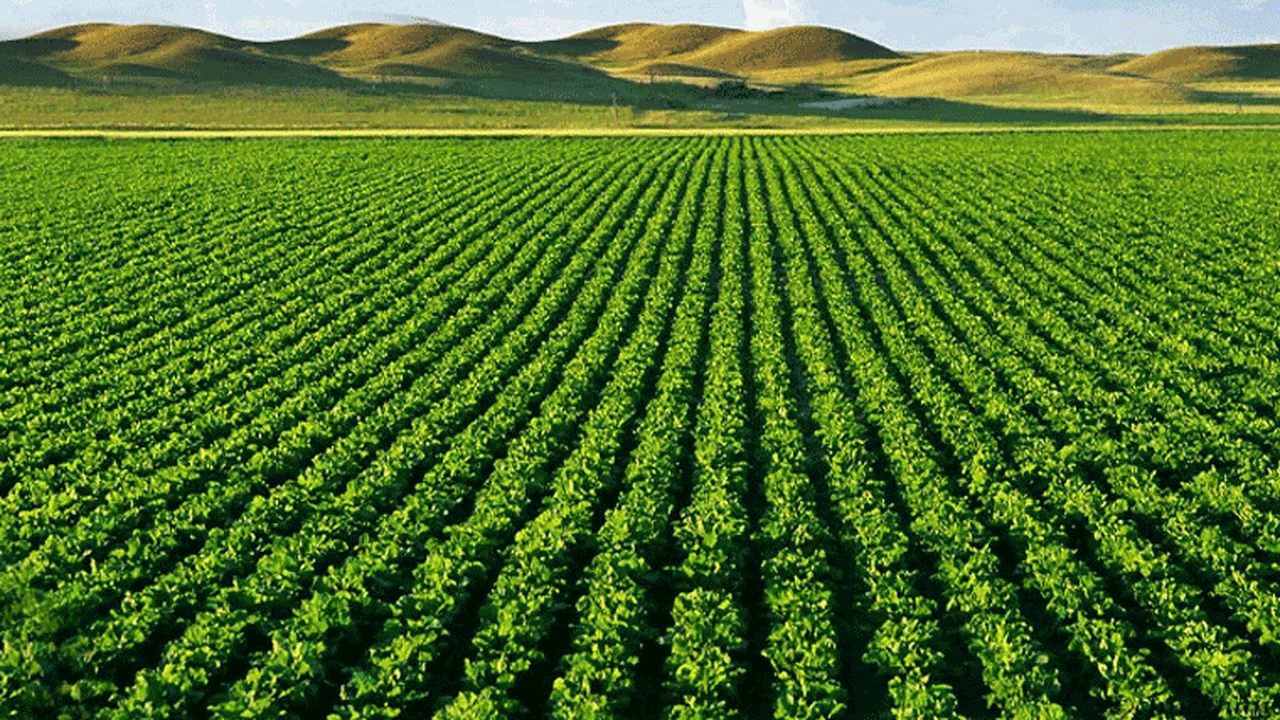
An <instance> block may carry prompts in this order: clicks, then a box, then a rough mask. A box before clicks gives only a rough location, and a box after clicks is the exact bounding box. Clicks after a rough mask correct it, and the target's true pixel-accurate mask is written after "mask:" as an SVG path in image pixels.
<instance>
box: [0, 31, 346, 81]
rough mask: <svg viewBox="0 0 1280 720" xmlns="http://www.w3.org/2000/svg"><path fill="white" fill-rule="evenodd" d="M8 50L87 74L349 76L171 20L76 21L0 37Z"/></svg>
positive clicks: (2, 50) (0, 50) (71, 73)
mask: <svg viewBox="0 0 1280 720" xmlns="http://www.w3.org/2000/svg"><path fill="white" fill-rule="evenodd" d="M5 56H8V57H10V58H14V57H18V58H25V59H27V60H28V61H31V62H39V63H40V64H42V65H44V66H45V67H47V68H49V69H50V70H52V71H55V72H58V73H61V74H62V75H63V76H66V77H78V78H82V79H84V78H94V79H99V78H119V79H125V78H128V79H135V80H143V79H152V80H170V81H190V82H217V83H223V84H267V85H288V86H298V85H340V84H342V83H343V82H344V80H343V78H342V77H341V76H340V75H338V74H337V73H336V72H334V71H333V70H331V69H328V68H325V67H322V66H319V65H316V64H312V63H306V62H296V61H293V60H290V59H286V58H280V57H275V56H273V55H271V54H270V53H267V52H264V51H263V50H262V49H261V48H259V47H258V44H257V43H252V42H246V41H242V40H236V39H234V38H230V37H226V36H223V35H217V34H214V33H209V32H205V31H203V30H194V29H191V28H183V27H173V26H167V25H109V24H89V25H73V26H70V27H64V28H58V29H56V30H50V31H48V32H43V33H39V34H37V35H33V36H31V37H29V38H23V39H19V40H10V41H7V42H4V43H0V58H2V57H5ZM0 82H4V80H2V79H0Z"/></svg>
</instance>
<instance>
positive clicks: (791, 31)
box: [0, 23, 1280, 124]
mask: <svg viewBox="0 0 1280 720" xmlns="http://www.w3.org/2000/svg"><path fill="white" fill-rule="evenodd" d="M730 80H731V81H734V82H735V83H738V84H739V87H742V85H741V84H742V83H747V84H749V86H750V87H749V88H747V89H745V90H744V91H742V92H737V91H734V92H719V91H712V90H711V86H714V85H716V84H717V83H721V82H723V81H730ZM1277 81H1280V45H1270V46H1242V47H1214V48H1209V47H1204V48H1178V49H1174V50H1168V51H1164V52H1158V53H1154V54H1151V55H1146V56H1138V55H1132V54H1130V55H1050V54H1042V53H1030V52H977V51H973V52H924V53H903V52H898V51H895V50H893V49H890V48H887V47H884V46H883V45H879V44H877V43H875V42H873V41H871V40H868V39H866V38H863V37H859V36H857V35H852V34H850V33H846V32H843V31H841V30H837V29H833V28H824V27H813V26H795V27H786V28H780V29H776V30H769V31H764V32H748V31H745V30H741V29H735V28H726V27H716V26H709V25H692V24H683V25H657V24H651V23H628V24H622V25H611V26H607V27H601V28H597V29H595V30H590V31H587V32H583V33H579V34H576V35H571V36H569V37H566V38H561V39H558V40H551V41H545V42H523V41H518V40H511V39H507V38H502V37H498V36H495V35H489V34H485V33H481V32H476V31H473V30H468V29H465V28H457V27H450V26H444V25H433V24H418V25H388V24H378V23H363V24H354V25H342V26H338V27H333V28H328V29H326V30H321V31H319V32H314V33H310V34H307V35H303V36H300V37H295V38H289V39H284V40H277V41H269V42H256V41H248V40H240V39H236V38H233V37H228V36H225V35H219V34H216V33H211V32H206V31H202V30H196V29H192V28H184V27H175V26H164V25H112V24H106V23H94V24H84V25H74V26H70V27H63V28H57V29H54V30H49V31H46V32H42V33H38V34H36V35H32V36H30V37H27V38H22V39H18V40H10V41H6V42H0V91H2V90H4V88H6V87H8V88H12V89H22V88H25V89H27V91H29V92H34V91H35V89H39V88H50V89H57V90H59V91H60V92H68V91H70V92H76V93H81V94H82V95H83V94H86V93H87V94H88V95H93V94H95V93H96V94H98V95H101V94H102V93H108V92H112V93H133V96H132V97H134V98H135V99H134V100H132V101H130V102H135V103H136V102H144V101H145V102H150V103H152V104H154V106H155V107H161V105H160V104H158V101H156V99H155V98H156V95H157V93H160V92H169V93H179V94H181V93H186V94H188V95H189V94H191V93H198V92H204V91H206V90H207V89H228V90H235V89H236V88H241V87H244V88H257V89H258V90H261V91H262V92H283V91H291V90H292V89H302V90H305V91H308V92H311V91H315V90H317V89H325V90H328V91H332V92H337V93H347V94H350V95H351V96H352V97H353V98H367V97H369V96H371V95H382V96H387V97H388V98H392V97H398V98H400V99H401V101H406V98H408V97H409V96H415V97H419V98H422V97H425V96H430V95H438V96H448V97H453V98H461V97H468V98H479V99H483V100H485V101H512V102H540V103H562V104H563V103H568V104H577V105H581V106H583V107H584V108H585V109H587V112H588V113H589V112H591V111H590V110H589V108H590V107H592V106H594V107H597V108H599V107H601V106H604V105H609V106H612V104H613V102H614V101H613V98H614V97H615V96H616V97H619V98H621V100H622V102H623V104H626V105H628V106H629V107H631V108H633V109H634V110H635V112H636V113H637V114H636V115H635V116H634V117H636V118H640V117H642V116H643V118H645V120H646V121H647V122H657V121H659V120H662V118H666V120H665V121H669V122H673V123H677V124H679V123H683V122H685V120H684V119H681V117H680V113H681V112H684V113H685V115H684V117H686V118H688V117H696V118H699V119H698V120H697V122H711V121H714V122H720V121H721V120H719V119H717V118H722V119H723V121H725V122H750V120H749V117H750V116H758V117H766V116H768V117H770V118H777V117H780V116H794V117H799V116H805V115H808V116H812V115H814V114H815V113H827V115H828V116H829V117H832V118H840V119H843V118H848V117H857V116H864V117H870V116H872V115H873V114H876V113H878V117H881V118H883V117H889V116H891V115H892V113H891V111H889V110H884V109H880V110H870V109H869V108H876V107H880V108H884V107H900V108H903V109H900V110H898V111H893V112H896V113H897V115H896V116H899V117H907V118H914V117H917V116H919V117H920V118H921V119H923V120H925V121H934V120H936V117H934V116H937V115H938V114H939V113H942V114H943V115H945V116H947V117H964V118H974V117H983V116H984V113H985V112H986V110H984V108H1001V109H1002V110H1001V112H1003V110H1007V109H1009V108H1019V109H1023V110H1031V111H1033V112H1032V113H1031V114H1027V113H1022V114H1021V115H1018V116H1017V120H1016V121H1017V122H1022V121H1023V118H1024V117H1025V118H1034V117H1037V115H1035V113H1036V112H1040V111H1043V110H1046V109H1052V110H1054V111H1060V110H1061V111H1067V112H1068V113H1069V114H1073V116H1074V114H1079V115H1080V116H1081V117H1088V118H1095V117H1098V114H1099V113H1108V114H1113V115H1117V116H1120V115H1125V114H1132V113H1135V112H1138V113H1151V114H1156V113H1158V114H1161V115H1164V114H1165V113H1167V112H1168V110H1167V108H1181V109H1183V110H1185V111H1186V112H1198V113H1209V114H1213V113H1219V114H1224V113H1233V114H1242V112H1243V109H1244V108H1245V107H1248V108H1249V109H1250V111H1251V112H1254V113H1263V114H1267V113H1273V114H1276V115H1277V117H1280V82H1277ZM68 89H69V90H68ZM258 90H253V91H252V92H257V91H258ZM850 94H853V95H874V96H882V97H885V98H888V99H889V100H886V101H883V102H879V103H875V102H858V103H850V102H847V99H848V96H849V95H850ZM228 97H234V95H232V96H228ZM253 97H254V100H253V101H252V102H251V103H250V104H249V105H246V106H245V107H243V108H241V107H232V108H229V109H228V111H227V113H226V115H227V116H228V117H235V118H236V122H237V123H248V124H252V123H253V122H256V120H255V119H254V118H255V117H256V116H255V115H254V103H256V104H257V106H261V107H259V109H258V110H257V113H258V115H261V116H264V117H265V115H266V114H267V113H268V111H267V110H266V109H263V108H266V107H267V105H266V101H265V100H264V99H263V96H260V95H254V96H253ZM141 98H150V100H141ZM895 98H897V99H902V98H915V99H918V98H930V99H932V102H929V103H918V102H914V101H911V102H908V101H895V100H893V99H895ZM19 100H21V102H22V103H26V102H27V100H25V99H21V98H19ZM833 100H834V102H832V101H833ZM0 102H4V99H3V98H0ZM217 102H222V101H217ZM232 102H238V101H232ZM299 102H302V103H303V105H299V106H298V108H299V109H298V110H297V113H293V111H292V110H291V111H290V112H291V115H290V116H291V117H297V116H302V115H305V113H304V112H303V111H302V110H301V109H300V108H302V107H304V106H305V103H306V102H311V101H309V100H303V101H299ZM388 102H390V100H389V101H388ZM726 102H728V104H727V105H726ZM287 103H293V100H288V101H287ZM326 103H327V104H325V105H324V107H327V108H336V107H342V108H344V109H342V110H336V109H334V110H325V111H324V112H323V113H322V112H321V111H320V110H319V109H317V111H316V114H317V122H326V123H338V124H342V123H348V122H355V120H353V119H352V118H356V117H365V116H366V115H368V114H369V113H374V114H384V115H385V114H386V113H387V112H389V110H388V108H390V107H391V106H390V105H387V104H385V103H383V104H379V103H370V102H368V101H365V100H357V99H352V100H350V101H349V102H348V101H347V100H340V101H335V102H334V103H328V101H326ZM214 104H215V106H216V102H215V103H214ZM18 106H19V105H15V103H13V102H10V103H9V104H8V105H7V106H6V111H7V112H8V113H9V114H10V115H11V117H12V116H13V112H14V110H15V108H16V107H18ZM288 106H289V107H291V108H293V107H294V105H288ZM384 106H385V107H384ZM908 106H910V107H908ZM26 107H31V108H39V107H42V105H41V102H40V101H38V100H31V101H30V104H29V105H26ZM77 107H79V108H80V110H78V112H79V113H80V115H79V116H78V117H84V116H92V114H93V110H92V107H94V104H93V103H92V102H86V103H79V105H77ZM317 107H319V106H317ZM353 107H354V108H355V109H351V108H353ZM405 107H408V105H405ZM485 107H488V106H485ZM369 108H375V109H372V110H371V109H369ZM842 109H843V110H842ZM664 111H671V112H667V114H666V115H663V114H662V113H663V112H664ZM686 111H687V112H686ZM33 112H35V111H33ZM157 112H159V111H157ZM270 112H272V113H276V114H279V112H280V111H279V109H276V110H271V111H270ZM398 112H399V111H397V113H398ZM455 112H460V113H462V112H465V113H471V112H473V109H471V108H470V107H469V108H467V109H466V110H465V111H464V110H458V111H455ZM557 112H568V113H569V114H571V115H576V113H577V112H578V111H576V110H572V111H569V110H564V109H562V110H557ZM599 113H604V114H606V115H607V116H608V120H607V122H609V123H616V122H618V119H617V118H618V117H619V116H618V115H617V113H616V111H613V110H609V111H607V113H606V112H605V111H603V110H601V111H598V112H597V114H599ZM697 113H702V114H701V115H698V114H697ZM164 114H165V115H166V116H172V115H173V107H172V106H169V107H168V109H166V110H165V111H164ZM512 114H513V116H515V117H519V116H521V115H522V114H531V115H538V114H539V113H538V112H529V113H527V111H526V110H512ZM322 115H323V117H321V116H322ZM926 116H928V117H926ZM1001 116H1002V117H1007V113H1005V114H1003V115H1001ZM395 117H396V118H401V117H403V115H402V114H396V115H395ZM411 117H412V119H413V121H414V122H415V123H416V122H418V120H417V116H416V115H411ZM1055 117H1056V116H1055ZM708 118H711V119H712V120H708ZM399 121H400V120H396V122H399ZM428 121H429V120H428ZM439 121H440V122H444V123H446V124H449V123H453V122H455V121H456V119H454V118H450V119H440V120H439ZM943 121H944V122H945V120H943ZM1028 121H1031V120H1028ZM76 122H79V120H78V119H77V120H76ZM165 122H174V121H173V120H170V119H169V117H166V120H165ZM184 122H186V121H185V120H184ZM273 122H274V120H273ZM360 122H364V121H360ZM768 122H775V120H769V121H768Z"/></svg>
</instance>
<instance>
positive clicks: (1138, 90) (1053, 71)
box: [856, 52, 1191, 102]
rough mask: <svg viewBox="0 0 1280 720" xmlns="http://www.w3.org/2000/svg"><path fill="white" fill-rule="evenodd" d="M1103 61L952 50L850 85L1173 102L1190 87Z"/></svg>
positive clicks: (885, 90) (907, 91) (906, 91)
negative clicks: (1125, 71) (1131, 72)
mask: <svg viewBox="0 0 1280 720" xmlns="http://www.w3.org/2000/svg"><path fill="white" fill-rule="evenodd" d="M1118 60H1121V61H1122V59H1118ZM1108 65H1109V63H1108V62H1107V61H1106V58H1102V57H1095V56H1079V55H1045V54H1040V53H1018V52H957V53H945V54H939V55H936V56H931V57H925V58H921V59H918V60H915V61H914V62H911V63H908V64H904V65H897V66H894V67H891V68H888V69H886V70H883V71H881V72H878V73H874V74H869V75H867V76H865V77H864V78H862V79H861V80H860V81H859V82H857V83H856V85H857V87H858V88H859V89H860V90H861V91H863V92H867V93H870V94H875V95H889V96H927V97H941V98H975V97H999V96H1019V97H1041V98H1068V97H1080V98H1100V99H1127V100H1131V101H1143V102H1153V101H1162V102H1174V101H1182V100H1186V99H1188V98H1189V97H1190V95H1191V91H1190V90H1188V89H1186V88H1182V87H1179V86H1176V85H1171V84H1169V83H1166V82H1161V81H1158V80H1154V79H1150V78H1143V77H1135V76H1131V75H1121V74H1117V73H1115V72H1113V71H1112V70H1111V69H1109V67H1108Z"/></svg>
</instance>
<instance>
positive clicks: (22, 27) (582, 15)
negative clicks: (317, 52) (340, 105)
mask: <svg viewBox="0 0 1280 720" xmlns="http://www.w3.org/2000/svg"><path fill="white" fill-rule="evenodd" d="M417 19H426V20H432V21H436V22H443V23H448V24H451V25H459V26H462V27H466V28H471V29H474V30H480V31H482V32H487V33H492V34H495V35H500V36H502V37H506V38H510V39H514V40H546V39H551V38H556V37H564V36H566V35H570V34H573V33H575V32H580V31H583V30H589V29H591V28H595V27H600V26H601V25H610V24H613V23H619V22H637V21H643V22H658V23H704V24H709V25H721V26H726V27H740V28H746V29H749V30H761V29H767V28H772V27H780V26H783V25H797V24H806V25H826V26H828V27H835V28H839V29H841V30H846V31H848V32H852V33H855V34H857V35H861V36H863V37H866V38H869V39H871V40H874V41H876V42H878V43H881V44H882V45H887V46H888V47H891V48H893V49H895V50H966V49H987V50H1035V51H1041V52H1058V53H1112V52H1140V53H1148V52H1155V51H1157V50H1163V49H1167V48H1172V47H1179V46H1184V45H1244V44H1256V43H1280V0H467V1H463V2H459V1H458V0H0V37H21V36H24V35H28V34H31V33H34V32H38V31H40V30H45V29H48V28H53V27H59V26H62V25H70V24H74V23H81V22H91V21H97V22H125V23H138V22H151V23H168V24H176V25H186V26H190V27H199V28H203V29H206V30H212V31H214V32H219V33H223V34H226V35H231V36H233V37H237V38H243V39H249V40H276V39H282V38H286V37H296V36H297V35H301V34H304V33H307V32H311V31H313V30H319V29H322V28H326V27H332V26H334V25H341V24H345V23H350V22H393V23H397V22H399V23H404V22H414V21H415V20H417Z"/></svg>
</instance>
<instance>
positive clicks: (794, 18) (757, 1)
mask: <svg viewBox="0 0 1280 720" xmlns="http://www.w3.org/2000/svg"><path fill="white" fill-rule="evenodd" d="M742 11H743V13H744V14H745V15H746V16H747V19H746V23H745V26H746V28H747V29H748V30H769V29H771V28H776V27H784V26H786V25H799V24H800V23H801V22H803V21H804V2H803V0H742Z"/></svg>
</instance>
